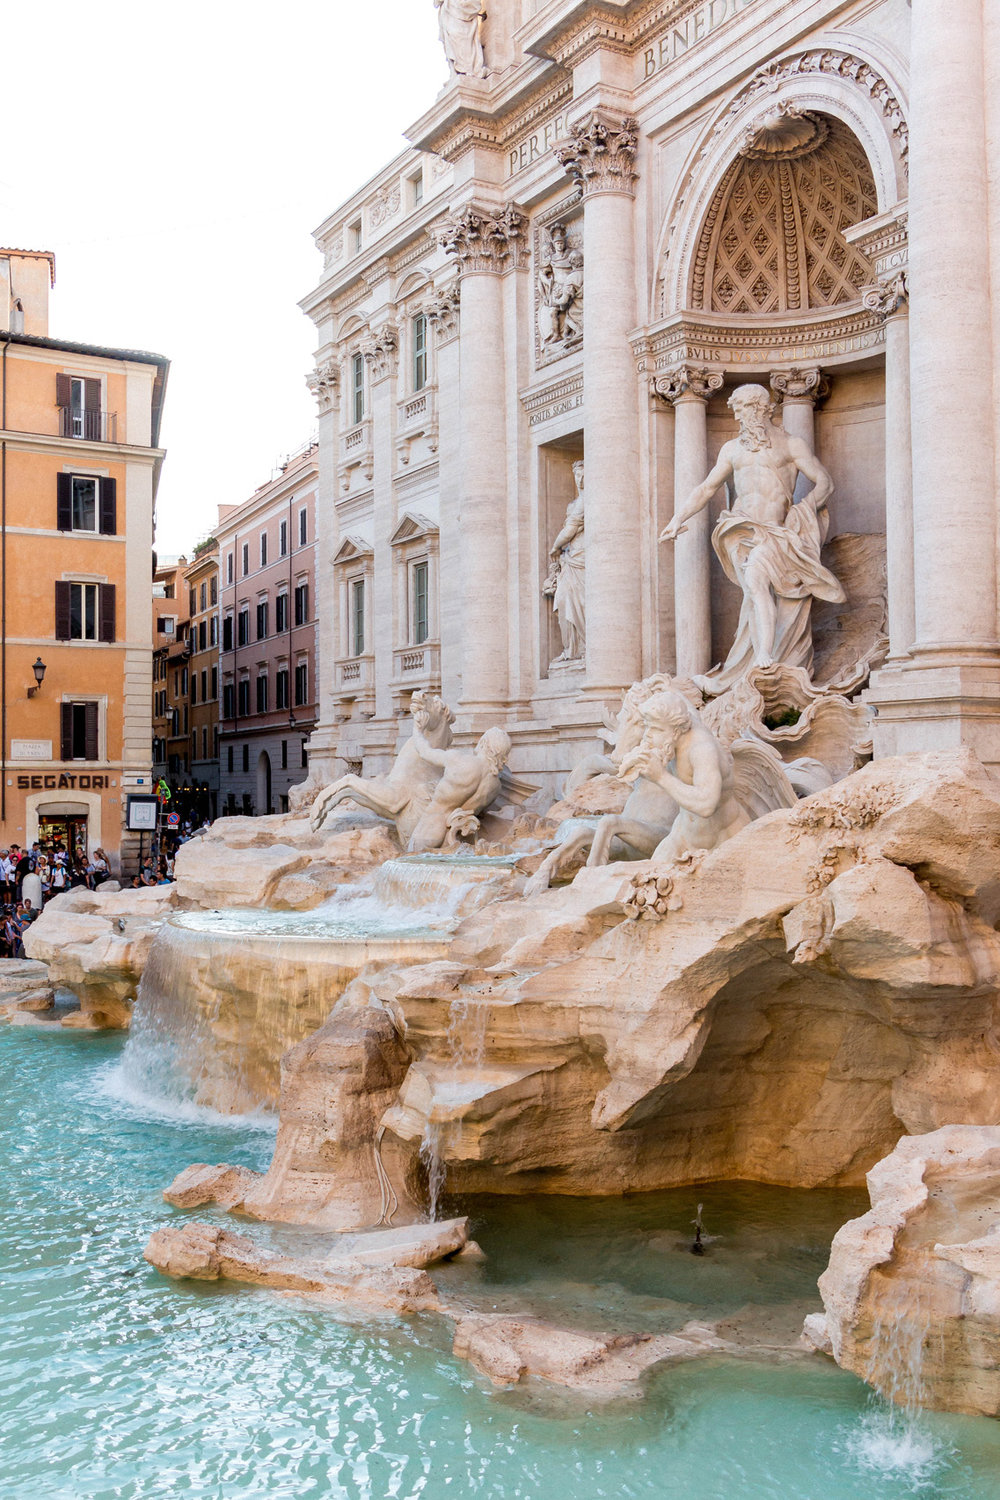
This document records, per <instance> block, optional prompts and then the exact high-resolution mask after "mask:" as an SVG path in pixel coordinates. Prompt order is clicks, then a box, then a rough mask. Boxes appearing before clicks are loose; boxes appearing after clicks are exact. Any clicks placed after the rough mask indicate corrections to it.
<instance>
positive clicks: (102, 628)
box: [56, 580, 115, 641]
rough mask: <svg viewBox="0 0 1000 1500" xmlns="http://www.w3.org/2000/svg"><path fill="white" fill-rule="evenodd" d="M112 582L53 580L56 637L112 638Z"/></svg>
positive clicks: (113, 601) (113, 621)
mask: <svg viewBox="0 0 1000 1500" xmlns="http://www.w3.org/2000/svg"><path fill="white" fill-rule="evenodd" d="M114 639H115V586H114V584H113V583H65V582H63V581H62V580H60V581H59V582H57V583H56V640H58V641H113V640H114Z"/></svg>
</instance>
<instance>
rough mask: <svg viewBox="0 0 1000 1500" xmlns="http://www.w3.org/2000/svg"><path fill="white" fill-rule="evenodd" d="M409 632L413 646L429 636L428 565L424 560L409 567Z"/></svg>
mask: <svg viewBox="0 0 1000 1500" xmlns="http://www.w3.org/2000/svg"><path fill="white" fill-rule="evenodd" d="M410 632H411V640H412V641H413V644H414V645H415V646H422V645H423V643H424V641H426V639H427V637H428V636H429V635H430V564H429V563H428V561H427V559H426V558H422V559H421V561H420V562H415V563H413V564H412V565H411V567H410Z"/></svg>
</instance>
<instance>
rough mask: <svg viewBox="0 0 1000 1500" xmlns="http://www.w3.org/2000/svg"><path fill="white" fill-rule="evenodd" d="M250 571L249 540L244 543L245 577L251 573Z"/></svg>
mask: <svg viewBox="0 0 1000 1500" xmlns="http://www.w3.org/2000/svg"><path fill="white" fill-rule="evenodd" d="M249 571H250V543H249V542H244V543H243V577H244V578H245V577H246V576H247V574H248V573H249Z"/></svg>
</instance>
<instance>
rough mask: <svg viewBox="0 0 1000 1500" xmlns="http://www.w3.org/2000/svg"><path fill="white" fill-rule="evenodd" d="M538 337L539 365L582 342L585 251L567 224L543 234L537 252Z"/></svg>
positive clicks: (554, 226)
mask: <svg viewBox="0 0 1000 1500" xmlns="http://www.w3.org/2000/svg"><path fill="white" fill-rule="evenodd" d="M538 336H539V355H540V361H539V362H540V363H545V362H546V361H547V360H548V359H554V358H556V357H558V356H559V355H560V354H566V353H568V351H569V350H570V349H575V348H577V347H578V346H579V344H580V343H581V341H582V339H583V251H582V250H581V249H580V248H579V245H578V243H577V237H576V236H574V235H573V234H572V233H571V232H570V231H569V230H568V229H567V227H566V225H565V224H553V225H552V227H551V229H549V230H548V232H547V233H544V232H543V237H542V243H541V246H540V248H539V252H538Z"/></svg>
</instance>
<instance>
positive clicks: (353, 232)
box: [347, 219, 364, 255]
mask: <svg viewBox="0 0 1000 1500" xmlns="http://www.w3.org/2000/svg"><path fill="white" fill-rule="evenodd" d="M347 232H348V234H349V235H350V237H351V254H352V255H357V253H358V251H359V250H360V249H361V246H362V245H363V244H364V232H363V230H362V228H361V220H360V219H356V220H355V222H354V223H353V224H352V225H351V227H350V229H349V230H348V231H347Z"/></svg>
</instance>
